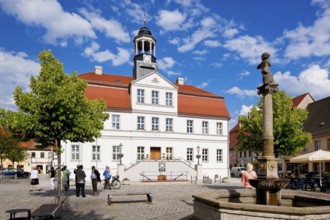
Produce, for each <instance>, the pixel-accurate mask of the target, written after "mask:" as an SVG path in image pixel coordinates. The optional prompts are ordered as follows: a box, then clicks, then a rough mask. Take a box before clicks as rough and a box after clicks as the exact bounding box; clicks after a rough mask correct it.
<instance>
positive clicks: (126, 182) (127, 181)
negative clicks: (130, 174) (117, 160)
mask: <svg viewBox="0 0 330 220" xmlns="http://www.w3.org/2000/svg"><path fill="white" fill-rule="evenodd" d="M130 184H131V181H130V180H129V179H128V178H126V177H125V178H124V179H123V185H130Z"/></svg>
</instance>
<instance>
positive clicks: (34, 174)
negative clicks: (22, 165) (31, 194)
mask: <svg viewBox="0 0 330 220" xmlns="http://www.w3.org/2000/svg"><path fill="white" fill-rule="evenodd" d="M30 179H31V182H30V183H31V185H30V191H32V190H34V189H38V190H39V191H40V190H41V189H40V188H39V171H38V169H37V167H35V168H34V169H33V170H32V171H31V176H30Z"/></svg>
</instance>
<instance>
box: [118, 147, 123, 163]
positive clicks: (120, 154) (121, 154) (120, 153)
mask: <svg viewBox="0 0 330 220" xmlns="http://www.w3.org/2000/svg"><path fill="white" fill-rule="evenodd" d="M118 148H119V155H118V156H119V159H120V165H122V162H121V158H123V156H124V154H123V153H122V152H121V150H122V148H123V145H122V144H121V143H120V144H119V145H118Z"/></svg>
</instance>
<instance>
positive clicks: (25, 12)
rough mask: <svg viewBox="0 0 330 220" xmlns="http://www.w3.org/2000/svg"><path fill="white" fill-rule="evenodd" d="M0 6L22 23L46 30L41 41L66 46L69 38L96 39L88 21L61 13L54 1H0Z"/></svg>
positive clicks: (59, 7) (73, 14) (59, 6)
mask: <svg viewBox="0 0 330 220" xmlns="http://www.w3.org/2000/svg"><path fill="white" fill-rule="evenodd" d="M0 4H1V6H2V9H3V10H5V11H6V12H7V13H8V14H11V15H14V16H15V17H16V18H17V20H19V21H21V22H22V23H24V24H27V25H30V26H36V27H42V28H44V29H46V33H45V34H44V36H43V39H44V40H45V42H47V43H50V44H59V45H62V46H66V45H67V43H66V41H67V40H68V39H69V38H73V39H75V38H96V35H95V33H94V31H93V29H92V26H91V24H90V23H89V22H88V21H86V20H85V19H83V18H82V17H80V16H79V15H78V14H75V13H68V12H65V11H63V9H62V7H61V5H60V4H59V3H58V2H57V1H55V0H43V1H40V0H29V1H26V0H17V1H4V0H1V1H0ZM78 42H79V41H78Z"/></svg>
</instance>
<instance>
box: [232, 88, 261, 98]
mask: <svg viewBox="0 0 330 220" xmlns="http://www.w3.org/2000/svg"><path fill="white" fill-rule="evenodd" d="M226 93H229V94H232V95H237V96H238V97H239V98H244V97H246V96H248V97H258V94H257V91H256V90H247V89H243V90H242V89H240V88H238V87H236V86H234V87H232V88H231V89H229V90H227V91H226Z"/></svg>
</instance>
